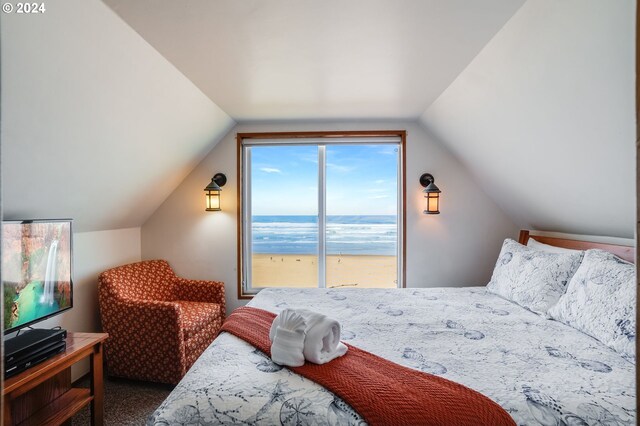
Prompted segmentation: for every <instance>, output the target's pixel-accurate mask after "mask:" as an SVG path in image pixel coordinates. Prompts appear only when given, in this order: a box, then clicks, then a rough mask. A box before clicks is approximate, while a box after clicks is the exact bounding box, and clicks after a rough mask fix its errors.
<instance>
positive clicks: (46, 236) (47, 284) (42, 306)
mask: <svg viewBox="0 0 640 426" xmlns="http://www.w3.org/2000/svg"><path fill="white" fill-rule="evenodd" d="M71 240H72V233H71V219H55V220H41V219H38V220H7V221H3V222H2V289H3V292H4V334H8V333H11V332H13V331H16V330H19V329H20V328H23V327H27V326H29V325H31V324H34V323H36V322H38V321H42V320H44V319H46V318H50V317H52V316H54V315H57V314H59V313H61V312H64V311H66V310H69V309H71V308H72V307H73V282H72V278H71V276H72V268H71V266H72V257H73V256H72V254H73V253H72V241H71Z"/></svg>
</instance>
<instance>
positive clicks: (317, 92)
mask: <svg viewBox="0 0 640 426" xmlns="http://www.w3.org/2000/svg"><path fill="white" fill-rule="evenodd" d="M523 2H524V0H483V1H468V0H402V1H397V0H350V1H342V0H324V1H317V0H278V1H272V0H271V1H266V0H243V1H237V0H216V1H211V0H186V1H175V0H136V1H130V0H105V3H107V4H108V5H109V6H111V7H112V8H113V10H115V11H116V13H118V14H119V15H120V16H121V17H122V18H123V19H124V20H125V21H126V22H128V23H129V24H130V25H131V27H133V28H134V29H135V30H136V31H138V32H139V33H140V34H141V35H142V36H143V37H144V38H145V40H147V41H148V42H149V43H150V44H151V45H152V46H153V47H155V48H156V49H157V50H158V51H159V52H160V53H161V54H162V55H164V56H165V57H166V58H167V59H168V60H169V61H171V62H172V63H173V64H174V65H175V66H176V67H177V68H178V69H179V70H180V71H181V72H182V73H183V74H184V75H186V76H187V77H188V78H189V79H190V80H191V81H193V82H194V83H195V84H196V85H197V86H198V87H199V88H200V89H202V91H203V92H204V93H205V94H207V96H209V98H211V99H212V100H213V101H214V102H215V103H216V104H217V105H219V106H220V107H221V108H222V109H223V110H224V111H226V112H227V113H228V114H230V115H231V116H232V117H233V118H234V119H235V120H237V121H248V120H296V119H312V120H318V119H335V118H338V119H349V118H368V119H375V118H410V119H416V118H417V117H419V116H420V114H422V113H423V112H424V111H425V109H426V108H427V107H428V106H429V105H430V104H431V103H432V102H433V101H434V100H435V99H436V98H437V97H438V96H439V95H440V93H442V91H443V90H444V89H445V88H446V87H447V86H449V84H450V83H451V82H452V81H453V80H454V79H455V77H456V76H457V75H458V74H459V73H460V72H461V71H462V70H463V69H464V67H465V66H466V65H467V64H468V63H469V62H470V61H471V59H472V58H473V57H474V56H475V55H476V54H477V53H478V52H479V51H480V49H481V48H482V47H484V45H485V44H486V43H487V42H488V41H489V40H490V39H491V37H492V36H493V35H494V34H495V33H496V32H497V31H498V30H499V29H500V28H501V27H502V26H503V25H504V24H505V22H507V20H508V19H509V18H510V17H511V16H512V15H513V14H514V13H515V11H516V10H517V9H518V8H519V7H520V6H521V5H522V4H523Z"/></svg>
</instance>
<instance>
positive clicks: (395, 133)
mask: <svg viewBox="0 0 640 426" xmlns="http://www.w3.org/2000/svg"><path fill="white" fill-rule="evenodd" d="M384 137H398V138H400V146H401V150H400V151H401V155H400V164H399V168H400V170H399V173H398V180H399V182H400V183H401V185H400V187H401V188H399V191H398V197H399V198H400V202H399V206H400V211H399V212H398V217H399V218H400V219H401V222H402V223H401V229H400V230H399V236H400V241H399V246H400V255H401V264H399V265H398V268H399V269H400V281H401V282H400V283H399V284H400V285H399V286H398V287H399V288H406V275H407V274H406V271H407V268H406V265H407V259H406V247H407V238H406V237H407V232H406V230H407V225H406V223H407V220H406V219H407V209H406V206H407V201H406V200H407V197H406V139H407V131H406V130H349V131H311V132H259V133H237V135H236V141H237V143H236V145H237V152H236V159H237V164H236V170H237V182H238V185H237V206H238V209H237V246H238V247H237V271H238V274H237V276H238V282H237V297H238V299H239V300H248V299H252V298H253V296H255V295H256V294H257V293H249V292H245V286H244V285H243V282H244V278H245V276H244V258H243V254H244V249H245V246H246V241H245V240H246V238H251V234H250V233H249V235H244V234H243V228H244V226H243V224H244V220H245V217H244V215H245V206H244V200H243V197H242V195H243V192H244V186H245V185H246V181H247V180H250V178H251V176H249V175H248V173H250V171H249V172H245V170H243V166H244V164H245V161H244V158H243V154H244V150H243V146H244V145H245V140H254V141H255V140H259V139H281V140H282V139H292V141H291V143H292V144H295V141H294V140H293V139H303V140H304V139H326V143H331V139H356V140H357V139H359V138H362V139H365V138H384ZM301 143H309V141H306V142H305V141H301ZM318 143H320V144H321V143H322V142H318ZM320 177H321V176H319V178H320ZM320 182H323V181H320ZM320 185H323V186H324V184H323V183H320ZM318 207H319V208H320V207H321V206H318ZM320 216H322V215H320ZM319 255H320V253H319ZM323 261H324V260H323ZM319 288H320V287H319Z"/></svg>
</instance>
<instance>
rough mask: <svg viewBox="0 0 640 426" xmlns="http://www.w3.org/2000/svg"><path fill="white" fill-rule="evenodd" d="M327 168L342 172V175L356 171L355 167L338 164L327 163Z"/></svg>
mask: <svg viewBox="0 0 640 426" xmlns="http://www.w3.org/2000/svg"><path fill="white" fill-rule="evenodd" d="M327 168H330V169H332V170H335V171H337V172H342V173H347V172H350V171H352V170H353V169H354V167H347V166H339V165H338V164H335V163H327Z"/></svg>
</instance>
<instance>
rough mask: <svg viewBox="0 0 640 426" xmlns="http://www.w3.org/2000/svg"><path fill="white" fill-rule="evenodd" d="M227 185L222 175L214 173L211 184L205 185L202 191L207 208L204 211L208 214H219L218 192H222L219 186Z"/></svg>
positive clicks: (225, 178)
mask: <svg viewBox="0 0 640 426" xmlns="http://www.w3.org/2000/svg"><path fill="white" fill-rule="evenodd" d="M225 183H227V177H226V176H225V175H224V173H216V174H215V175H214V176H213V177H212V178H211V183H209V185H207V187H206V188H205V189H204V196H205V198H206V201H207V208H206V209H205V211H208V212H219V211H220V210H222V209H221V208H220V191H222V188H220V187H221V186H224V185H225Z"/></svg>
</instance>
